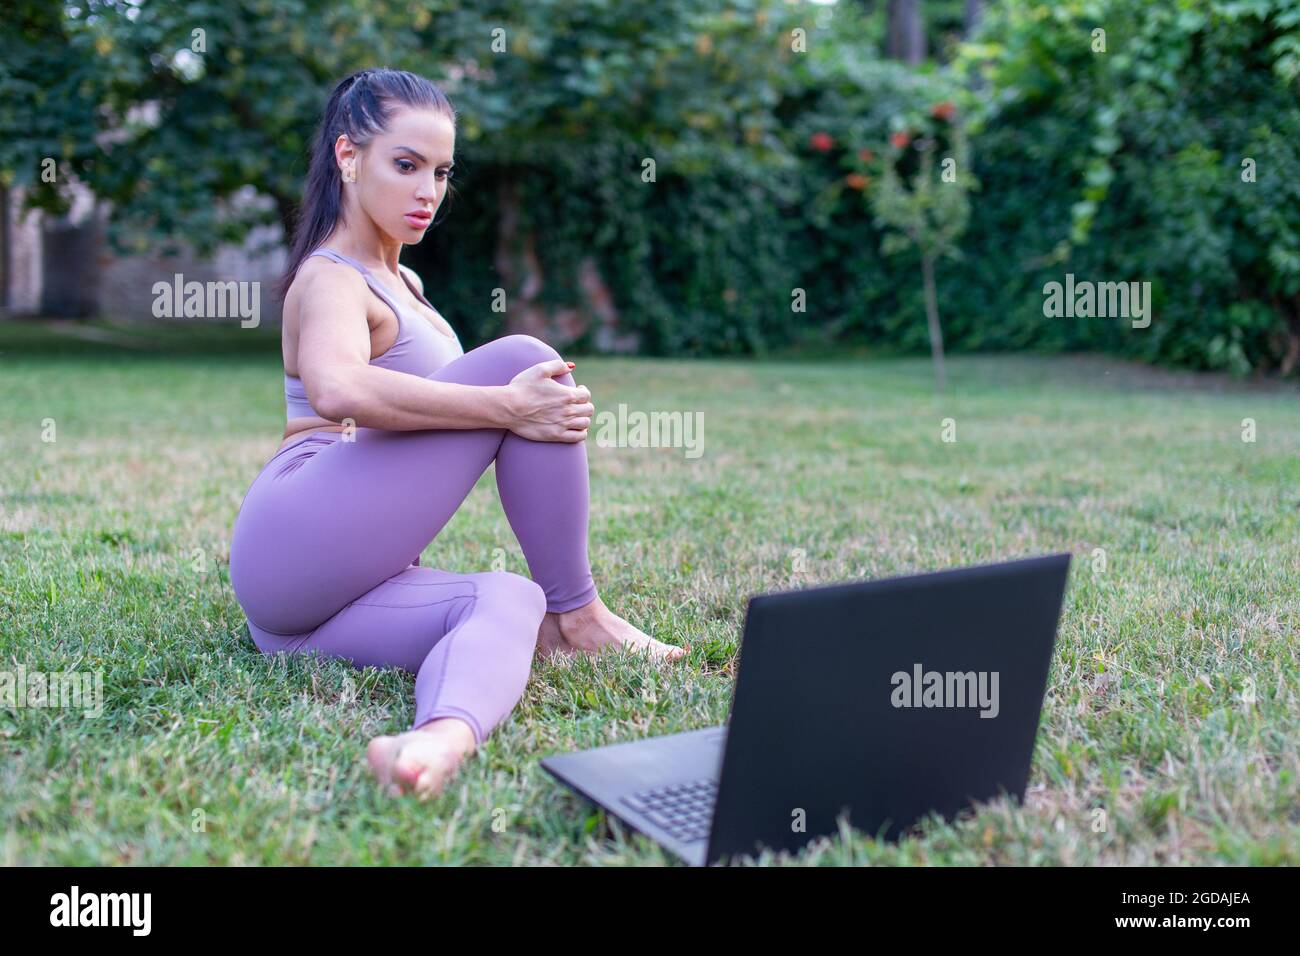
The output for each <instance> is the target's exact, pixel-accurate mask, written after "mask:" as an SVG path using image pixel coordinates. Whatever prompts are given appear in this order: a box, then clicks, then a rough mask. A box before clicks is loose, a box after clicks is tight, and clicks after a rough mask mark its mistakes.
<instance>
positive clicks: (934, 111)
mask: <svg viewBox="0 0 1300 956" xmlns="http://www.w3.org/2000/svg"><path fill="white" fill-rule="evenodd" d="M930 115H931V116H933V117H934V118H935V119H940V120H943V121H944V122H945V123H950V122H952V118H953V117H954V116H956V115H957V107H956V106H954V105H953V104H952V103H950V102H949V101H948V100H944V101H943V102H942V103H935V104H934V106H932V107H930Z"/></svg>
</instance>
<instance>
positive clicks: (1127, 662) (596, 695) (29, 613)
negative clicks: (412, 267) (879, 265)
mask: <svg viewBox="0 0 1300 956" xmlns="http://www.w3.org/2000/svg"><path fill="white" fill-rule="evenodd" d="M11 326H12V327H11ZM270 333H271V330H258V331H256V332H236V333H234V334H227V335H226V336H225V337H224V338H223V337H222V336H220V335H208V336H206V337H197V338H194V339H192V340H189V344H188V345H187V346H186V347H185V348H184V350H183V351H182V350H178V349H177V348H175V347H171V348H147V347H142V346H141V344H140V343H146V344H147V340H145V339H143V338H141V339H140V340H139V342H137V343H136V344H129V343H128V344H123V345H116V344H114V342H115V341H116V339H117V338H119V337H124V336H125V335H126V333H115V332H110V333H104V334H103V335H101V336H100V337H101V338H103V339H105V341H100V342H97V341H92V340H89V339H87V338H85V337H76V336H73V335H70V334H68V333H67V332H60V333H55V332H51V331H48V330H44V329H40V328H38V327H36V326H33V325H29V324H15V323H6V324H0V363H2V364H0V368H2V369H3V373H2V374H0V399H3V404H4V426H3V430H2V431H0V494H2V497H0V542H2V545H0V575H2V576H3V578H2V579H3V589H2V590H0V670H11V671H13V670H16V668H17V667H18V665H20V664H21V665H23V666H24V667H25V668H26V670H27V671H29V672H34V671H45V672H49V671H64V670H79V671H102V672H103V680H104V693H105V709H104V713H103V715H102V716H100V717H98V718H96V719H88V718H85V717H83V716H82V715H81V714H80V713H78V712H77V711H75V710H68V709H63V710H58V709H50V708H33V707H19V708H14V709H4V707H3V705H2V704H0V752H2V753H3V758H4V759H3V761H0V817H2V818H3V833H4V843H3V847H2V849H0V861H3V862H4V863H6V864H15V863H42V864H44V863H60V864H86V863H103V864H113V863H137V864H176V863H254V864H274V863H294V864H302V863H313V864H358V863H409V864H427V863H490V864H509V863H527V864H564V865H570V864H589V863H614V864H642V863H650V864H654V863H662V862H669V861H671V859H672V858H670V857H668V856H667V855H666V854H664V853H663V852H661V851H660V850H659V849H658V848H657V847H656V846H654V845H653V844H652V843H650V842H649V841H647V840H644V839H643V838H641V837H639V836H636V835H634V834H630V833H628V832H627V831H626V830H625V829H623V828H622V827H621V826H620V825H619V824H618V823H617V822H614V821H610V820H608V819H606V818H605V816H604V815H603V814H601V813H598V812H596V811H594V810H593V809H592V808H591V807H590V806H589V805H587V804H585V803H584V802H583V801H581V800H580V799H578V798H576V797H574V796H572V795H570V794H569V792H568V791H566V790H564V789H563V788H561V787H560V786H558V785H557V784H556V783H554V782H553V781H552V780H551V779H550V777H549V776H548V775H546V774H545V772H544V771H542V770H540V768H539V766H538V761H539V759H540V758H541V757H543V756H545V755H547V754H550V753H554V752H556V751H561V750H568V749H572V748H578V747H590V746H595V745H599V744H602V743H608V742H612V741H618V740H632V739H636V738H640V737H645V736H650V735H658V734H664V733H671V732H674V731H678V730H686V729H693V728H697V727H704V726H708V725H711V724H716V723H720V722H722V721H723V720H724V719H725V717H726V714H727V708H728V702H729V697H730V690H731V681H732V678H733V673H734V671H733V668H732V666H731V665H732V664H733V662H734V660H735V655H736V651H737V642H738V640H739V632H740V626H741V623H742V617H743V613H744V607H745V602H746V599H747V597H748V596H749V595H750V594H753V593H756V592H759V591H764V590H773V589H784V588H788V587H792V586H793V587H803V586H808V585H814V584H818V583H825V582H835V581H842V580H846V579H853V578H874V577H880V576H886V575H893V574H898V573H905V572H910V571H921V570H933V569H939V568H945V567H950V566H954V565H960V564H967V563H977V562H985V561H992V560H998V559H1003V558H1008V557H1013V556H1020V555H1030V554H1042V553H1047V552H1052V551H1057V550H1069V551H1072V552H1074V554H1075V556H1076V558H1075V564H1074V568H1073V571H1072V573H1071V580H1070V585H1069V588H1068V590H1067V594H1066V608H1065V611H1064V617H1063V621H1062V627H1061V632H1060V637H1059V641H1058V646H1057V655H1056V658H1055V661H1054V665H1053V669H1052V676H1051V684H1050V686H1049V689H1048V696H1047V700H1046V703H1045V709H1044V713H1043V721H1042V726H1041V728H1040V731H1039V736H1038V743H1037V749H1036V753H1035V759H1034V765H1033V772H1032V775H1031V778H1030V789H1029V793H1028V795H1027V798H1026V802H1025V804H1024V806H1022V807H1017V806H1015V805H1010V804H1007V803H1004V802H998V803H994V804H990V805H986V806H985V807H983V808H981V809H980V810H979V812H977V813H975V814H973V815H971V816H970V817H969V818H966V819H962V820H958V821H956V822H953V823H948V824H944V823H939V822H937V821H934V822H931V823H929V824H927V825H925V826H923V827H921V828H919V830H918V831H917V832H916V833H915V835H913V836H910V837H908V838H906V839H904V840H903V841H901V842H900V843H898V844H877V843H875V842H874V841H872V840H870V839H867V838H865V837H863V836H862V835H860V834H856V833H853V832H846V833H844V834H842V835H841V836H840V837H838V838H836V839H834V840H828V841H822V842H819V843H817V844H814V845H813V846H811V847H809V848H808V849H806V850H805V851H804V852H803V853H802V854H800V855H799V856H798V857H797V858H795V860H796V862H798V863H804V864H809V863H815V864H843V863H858V864H861V863H881V864H884V863H927V864H937V863H957V864H986V863H1017V864H1019V863H1049V864H1052V863H1063V864H1095V863H1108V864H1110V863H1128V864H1144V863H1213V862H1228V863H1279V862H1289V863H1296V862H1300V757H1298V756H1297V754H1298V753H1300V748H1298V747H1297V740H1300V719H1298V717H1300V704H1298V703H1297V694H1300V664H1298V662H1297V632H1298V630H1300V587H1298V586H1297V581H1298V580H1300V547H1298V546H1297V545H1298V544H1300V401H1298V400H1297V399H1300V391H1297V390H1296V389H1295V388H1294V387H1292V388H1281V387H1275V388H1251V387H1246V386H1238V385H1233V384H1232V383H1224V382H1222V381H1221V380H1219V379H1211V378H1196V377H1191V376H1171V375H1168V374H1165V373H1154V372H1150V371H1147V370H1142V369H1136V368H1134V367H1132V366H1128V365H1122V364H1119V363H1111V362H1108V361H1104V360H1079V359H1051V358H1033V357H988V356H979V357H953V358H951V359H950V363H949V364H950V376H951V388H950V394H949V397H947V398H942V399H940V398H937V397H936V396H935V395H934V393H933V391H932V385H931V378H930V372H929V367H928V364H927V363H926V362H925V361H923V360H919V359H893V360H881V359H874V360H873V359H869V358H848V359H846V358H841V359H835V360H829V361H808V360H784V361H776V360H773V361H764V362H740V361H707V362H706V361H662V360H637V359H622V358H617V359H616V358H585V357H584V358H581V360H580V361H579V364H578V368H577V375H578V379H579V381H580V382H582V383H583V384H586V385H588V386H589V387H590V388H591V390H592V393H593V400H594V401H595V403H596V407H597V411H598V412H599V411H601V410H605V409H609V410H614V409H616V407H617V405H618V403H619V402H626V403H627V404H628V405H629V406H630V407H631V408H633V409H642V410H660V409H662V410H683V411H702V412H703V414H704V422H705V429H704V453H703V455H702V456H701V457H699V458H696V459H693V460H691V459H687V458H686V457H685V455H684V452H683V450H682V449H653V448H603V447H598V446H597V444H596V441H595V429H593V431H592V435H591V437H590V438H589V442H588V450H589V455H590V461H591V479H592V480H591V492H592V512H591V554H592V561H593V566H594V570H595V574H596V581H597V584H598V586H599V587H600V589H601V593H602V595H603V597H604V599H605V601H606V602H607V603H608V604H609V605H610V607H612V608H613V609H614V610H615V611H618V612H619V613H621V614H623V615H624V616H625V617H627V618H629V619H630V620H631V621H633V622H634V623H636V624H638V625H639V626H641V627H643V628H644V629H646V630H648V631H651V632H653V633H655V634H656V635H657V636H659V637H661V638H663V639H665V640H668V641H671V642H675V643H684V642H687V641H689V642H691V644H692V645H693V647H694V650H693V653H692V654H691V655H690V657H689V658H688V659H687V660H686V661H683V662H681V663H679V664H676V665H671V664H665V665H656V664H652V663H648V662H643V661H639V660H637V659H635V658H626V657H625V658H621V659H619V658H615V657H607V658H605V659H602V660H601V661H598V662H597V661H592V660H591V659H589V658H583V659H580V660H576V661H574V662H571V663H555V664H539V665H538V666H537V667H536V669H535V670H534V674H533V678H532V680H531V681H530V683H529V686H528V690H527V692H526V695H525V697H524V699H523V700H522V701H521V703H520V705H519V707H518V708H517V710H516V711H515V713H514V714H513V715H512V716H511V717H510V718H509V719H507V721H506V722H505V723H503V724H502V725H501V726H500V727H499V728H498V729H497V731H496V732H495V733H494V734H493V735H492V736H491V737H490V738H489V740H488V742H487V743H486V745H485V746H484V747H483V749H482V750H481V751H480V752H479V753H478V754H477V755H476V756H475V757H474V758H472V759H470V760H469V761H468V762H467V763H466V765H465V767H464V768H463V770H462V772H461V774H460V775H459V776H458V777H457V778H456V779H455V780H454V781H453V783H452V784H451V786H449V788H448V789H447V790H446V791H445V792H444V793H443V794H442V795H441V796H440V797H439V798H437V799H435V800H434V801H431V802H429V803H425V804H421V803H419V802H417V801H415V800H412V799H409V798H407V799H398V800H395V799H393V798H391V797H387V796H385V795H383V794H382V793H381V792H380V791H379V789H378V787H376V786H375V785H373V784H372V782H371V777H370V775H369V773H368V772H367V771H366V769H365V766H364V761H363V757H362V754H363V749H364V746H365V743H366V741H367V740H368V739H369V738H370V737H372V736H373V735H375V734H377V733H383V732H394V731H397V730H400V729H404V728H405V727H406V726H407V725H408V723H409V721H410V720H411V718H412V716H413V702H412V697H411V691H412V687H413V680H412V678H411V677H409V676H407V675H405V674H403V673H401V672H399V671H396V670H391V669H390V670H383V671H380V670H374V669H370V670H366V671H364V672H358V671H355V670H353V669H352V668H351V667H350V666H348V665H347V664H344V663H342V662H331V661H326V662H314V661H311V660H307V659H296V660H295V659H286V658H283V657H281V658H279V659H271V658H267V657H264V656H262V655H261V654H259V653H258V652H257V650H256V648H254V646H253V645H252V643H251V641H250V640H249V638H248V637H247V634H246V631H245V628H244V621H243V617H242V614H241V612H240V609H239V606H238V604H237V603H236V601H235V598H234V595H233V593H232V592H231V589H230V586H229V578H228V574H227V558H228V545H229V532H230V528H231V524H232V522H233V520H234V517H235V514H236V511H237V509H238V507H239V504H240V501H241V500H242V498H243V495H244V492H245V491H246V489H247V487H248V485H249V483H250V482H251V481H252V479H253V477H254V475H255V474H256V472H257V470H258V469H259V467H260V466H261V464H262V463H263V462H264V461H265V460H266V458H267V457H268V456H269V455H270V454H271V453H272V451H273V450H274V449H275V447H276V446H277V444H278V436H279V434H280V431H281V428H282V425H283V416H284V406H283V396H282V392H281V386H282V382H281V377H280V375H281V366H280V363H279V355H278V352H277V351H276V350H275V347H274V344H273V343H274V337H273V336H272V335H271V334H270ZM176 338H177V339H178V340H179V337H176ZM268 343H270V344H271V347H270V349H267V348H266V345H267V344H268ZM567 357H569V358H573V356H572V355H570V356H567ZM945 418H951V419H953V420H954V421H955V427H956V437H957V441H956V442H953V443H945V442H943V441H941V440H940V434H941V422H942V421H943V419H945ZM1245 418H1251V419H1253V420H1254V421H1255V424H1256V429H1257V440H1256V441H1255V442H1253V443H1249V442H1244V441H1243V440H1242V420H1243V419H1245ZM46 419H52V420H53V423H54V427H55V428H56V433H55V434H56V441H54V442H46V441H42V429H43V427H44V420H46ZM495 548H504V549H505V551H506V554H507V556H508V565H509V568H510V569H511V570H515V571H518V572H520V573H527V570H526V567H525V565H524V562H523V557H522V555H521V554H520V552H519V550H518V546H517V544H516V542H515V540H514V537H513V535H512V534H511V531H510V527H509V525H508V523H507V522H506V519H505V517H504V516H503V514H502V513H501V510H500V505H499V503H498V501H497V499H496V489H495V486H494V484H493V482H492V477H491V475H490V474H489V475H486V476H485V477H484V478H483V480H482V481H481V482H480V485H479V487H478V488H476V489H475V491H474V493H473V494H471V496H470V498H469V500H468V501H467V502H466V504H465V506H464V507H463V509H462V510H461V512H460V513H459V514H458V515H457V516H456V518H455V519H453V521H452V523H451V524H450V525H449V526H448V527H447V529H446V530H445V531H444V532H443V534H442V535H441V536H440V537H439V540H438V541H437V542H436V543H434V544H433V545H431V546H430V547H429V548H427V549H426V551H425V553H424V556H423V559H422V560H423V563H424V564H426V565H434V566H442V567H447V568H451V569H457V570H462V571H474V570H486V569H487V568H489V567H490V564H491V561H492V556H493V549H495ZM1099 548H1100V549H1104V552H1105V559H1106V565H1105V569H1104V571H1103V570H1094V557H1093V555H1094V549H1099ZM796 557H801V558H802V562H803V564H804V565H805V566H806V570H805V571H803V572H801V573H794V572H792V570H791V569H792V566H793V564H794V561H795V558H796ZM794 639H795V640H797V637H796V638H794ZM1252 697H1253V703H1252V702H1251V698H1252ZM862 732H863V733H870V732H871V728H869V727H867V728H862ZM1098 809H1103V810H1105V817H1104V824H1105V826H1104V829H1098V827H1099V824H1100V823H1101V822H1102V817H1101V815H1099V814H1097V813H1096V812H1095V811H1096V810H1098ZM200 811H201V812H200ZM200 824H201V825H200ZM787 859H788V858H787ZM760 862H768V863H770V862H780V861H778V860H775V859H774V858H772V857H768V856H765V857H763V858H760Z"/></svg>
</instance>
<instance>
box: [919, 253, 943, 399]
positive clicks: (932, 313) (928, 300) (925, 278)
mask: <svg viewBox="0 0 1300 956" xmlns="http://www.w3.org/2000/svg"><path fill="white" fill-rule="evenodd" d="M921 281H922V282H923V283H924V284H925V321H926V324H927V325H928V326H929V327H930V357H931V358H932V359H933V360H934V378H935V381H936V382H938V384H939V391H941V392H942V391H943V390H944V389H945V388H947V384H948V382H947V376H946V375H945V374H944V370H943V330H942V329H940V328H939V303H938V301H937V297H936V296H935V293H934V256H932V255H929V254H928V253H922V254H921Z"/></svg>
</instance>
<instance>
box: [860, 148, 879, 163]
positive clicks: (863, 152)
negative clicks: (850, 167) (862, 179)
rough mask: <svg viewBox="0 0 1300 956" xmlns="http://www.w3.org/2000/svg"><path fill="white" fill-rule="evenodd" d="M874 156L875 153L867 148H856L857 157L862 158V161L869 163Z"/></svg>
mask: <svg viewBox="0 0 1300 956" xmlns="http://www.w3.org/2000/svg"><path fill="white" fill-rule="evenodd" d="M875 158H876V154H875V153H873V152H872V151H871V150H869V149H860V150H858V159H860V160H862V161H863V162H864V163H869V162H871V161H872V160H873V159H875Z"/></svg>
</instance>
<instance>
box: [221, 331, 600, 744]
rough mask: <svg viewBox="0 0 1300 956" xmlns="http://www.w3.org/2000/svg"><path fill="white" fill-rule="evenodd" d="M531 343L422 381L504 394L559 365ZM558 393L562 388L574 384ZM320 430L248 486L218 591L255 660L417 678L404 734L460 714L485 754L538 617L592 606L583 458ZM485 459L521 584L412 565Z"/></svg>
mask: <svg viewBox="0 0 1300 956" xmlns="http://www.w3.org/2000/svg"><path fill="white" fill-rule="evenodd" d="M558 357H559V355H558V353H557V352H556V351H555V349H553V348H551V346H549V345H547V344H546V343H545V342H542V341H541V340H540V339H537V338H534V337H532V336H530V335H507V336H504V337H502V338H499V339H496V340H494V341H491V342H488V343H487V344H485V345H482V346H480V347H479V348H476V349H473V350H472V351H469V352H466V353H465V354H464V355H461V356H459V357H457V358H456V359H454V360H453V361H451V362H449V363H447V364H446V365H445V366H443V367H442V368H440V369H438V371H436V372H434V373H433V374H432V375H429V376H427V377H428V378H430V379H436V380H437V381H441V382H460V383H462V384H465V385H505V384H508V383H509V381H510V380H511V379H512V378H513V377H514V376H515V375H516V374H518V373H519V372H521V371H523V370H524V369H525V368H528V367H529V366H531V365H536V364H537V363H539V362H545V361H549V360H551V359H554V358H558ZM555 380H556V381H557V382H561V383H562V384H565V385H574V381H573V376H572V374H570V373H565V374H564V375H560V376H556V379H555ZM353 438H354V440H351V441H349V440H345V438H344V433H343V432H329V431H327V432H316V433H313V434H312V435H310V436H309V437H307V438H305V439H301V440H300V441H298V442H297V443H295V444H293V445H290V446H289V447H287V448H284V449H282V450H281V451H279V452H277V453H276V454H275V455H274V456H273V457H272V458H271V460H270V461H268V462H267V463H266V464H265V465H264V466H263V468H262V471H261V472H260V473H259V474H258V476H257V478H255V479H254V480H253V483H252V485H251V486H249V489H248V492H247V494H245V496H244V500H243V503H242V504H241V505H240V508H239V515H238V517H237V518H236V519H235V527H234V532H233V536H232V539H231V544H230V583H231V586H232V587H233V589H234V591H235V597H236V599H237V600H238V601H239V604H240V606H241V607H242V608H243V610H244V613H245V615H246V616H247V618H248V629H249V632H250V633H251V634H252V637H253V641H254V643H255V644H256V645H257V647H258V649H259V650H261V651H263V652H264V653H267V654H273V653H276V652H279V651H289V652H306V653H310V652H312V651H316V652H319V653H320V654H323V655H326V656H329V657H338V658H345V659H348V660H351V661H352V662H353V664H354V665H355V666H357V667H365V666H377V667H382V666H397V667H402V668H404V669H406V670H409V671H411V672H412V673H414V674H415V675H416V680H415V702H416V713H415V722H414V723H413V724H412V726H413V727H419V726H420V725H422V724H425V723H427V722H428V721H430V720H433V719H435V718H439V717H459V718H460V719H461V720H464V721H465V722H466V723H468V724H469V725H470V727H471V728H473V730H474V737H475V741H476V742H477V743H479V744H482V742H483V740H484V738H485V737H486V736H487V735H488V734H489V733H490V732H491V731H492V728H493V727H495V726H496V725H497V724H498V723H499V722H500V721H501V720H502V719H504V718H505V716H506V715H507V714H508V713H509V712H510V710H511V709H512V708H513V707H514V705H515V703H516V702H517V701H518V700H519V697H520V695H522V694H523V691H524V685H525V684H526V683H527V682H528V674H529V670H530V669H531V666H532V659H533V652H534V649H535V647H536V643H537V631H538V628H539V626H540V625H541V622H542V616H543V614H544V613H545V612H546V611H556V612H558V611H568V610H572V609H573V608H577V607H582V606H583V605H584V604H587V603H589V602H590V601H592V600H593V599H594V598H595V597H596V586H595V584H594V583H593V581H592V577H591V567H590V565H589V564H588V561H587V494H588V485H587V448H586V445H585V444H584V443H582V442H545V441H531V440H529V439H527V438H522V437H520V436H519V435H516V434H515V433H514V432H511V431H509V430H508V429H503V428H476V429H420V430H410V431H388V430H385V429H379V428H362V427H359V426H358V427H357V428H356V429H355V432H354V435H353ZM493 459H495V460H496V482H497V489H498V490H499V491H500V494H501V505H502V507H503V509H504V510H505V513H506V517H507V518H508V519H509V521H510V526H511V527H512V528H513V529H514V532H515V536H516V537H517V538H518V539H519V544H520V547H521V548H522V549H523V552H524V558H525V559H526V560H527V562H528V569H529V571H530V572H531V573H532V576H533V579H532V580H529V579H528V578H526V577H524V576H523V575H519V574H512V573H510V572H506V571H485V572H482V573H478V574H453V573H450V572H448V571H441V570H438V569H436V568H430V567H421V566H418V564H413V563H412V560H413V558H414V560H415V561H417V562H418V560H419V555H420V552H421V551H422V550H423V549H424V547H425V546H426V545H427V544H428V543H429V542H430V541H432V540H433V539H434V537H435V536H436V535H437V534H438V532H439V531H441V530H442V528H443V526H444V525H445V524H446V523H447V521H448V520H449V519H450V518H451V516H452V515H453V514H454V513H455V511H456V509H457V508H458V507H459V506H460V503H461V502H462V501H464V500H465V498H466V496H467V495H468V494H469V492H470V489H472V488H473V487H474V484H475V482H476V481H477V480H478V479H479V477H480V476H481V475H482V474H483V472H484V470H486V468H487V466H488V464H489V463H490V462H492V461H493Z"/></svg>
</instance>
